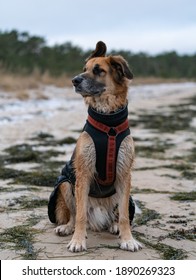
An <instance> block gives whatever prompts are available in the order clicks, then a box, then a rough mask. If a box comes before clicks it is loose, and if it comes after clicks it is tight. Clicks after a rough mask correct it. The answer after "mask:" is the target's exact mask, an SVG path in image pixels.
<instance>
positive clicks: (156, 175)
mask: <svg viewBox="0 0 196 280" xmlns="http://www.w3.org/2000/svg"><path fill="white" fill-rule="evenodd" d="M195 93H196V84H195V83H183V84H178V83H176V84H159V85H142V86H132V87H131V88H130V92H129V112H130V114H129V119H130V126H131V133H132V136H133V138H134V140H135V145H136V161H135V166H134V171H133V176H132V177H133V179H132V195H133V199H134V200H135V201H136V204H137V206H138V207H137V208H138V209H137V214H136V215H135V219H134V225H133V234H134V236H135V238H136V239H138V240H139V241H140V242H141V243H142V244H143V249H142V250H141V251H138V252H134V253H132V252H126V251H122V250H120V249H119V248H118V242H119V239H118V236H113V235H111V234H110V233H108V232H101V233H99V232H91V231H89V232H88V240H87V246H88V250H87V251H86V252H83V253H75V254H74V253H70V252H68V251H67V249H66V245H67V244H68V242H69V241H70V238H71V237H70V236H67V237H59V236H57V235H55V233H54V225H53V224H51V223H50V222H49V220H48V217H47V200H48V197H49V195H50V193H51V191H52V189H53V183H54V182H55V180H56V176H57V175H58V174H59V173H60V170H61V168H62V167H63V164H64V162H65V161H66V160H68V159H69V157H70V154H71V153H72V151H73V149H74V146H75V143H74V142H75V139H77V137H78V135H79V131H80V130H81V129H82V127H83V125H84V122H85V119H86V115H87V113H86V108H85V106H84V104H83V101H82V98H81V97H80V96H79V95H77V94H75V93H74V91H73V90H72V89H62V88H55V87H52V86H50V87H40V88H39V89H38V90H27V91H26V92H25V95H24V94H22V93H20V92H15V93H13V92H3V91H1V90H0V139H1V142H0V156H1V158H0V259H56V260H57V259H134V260H139V259H144V260H152V259H196V243H195V234H196V228H195V225H196V223H195V220H196V219H195V215H196V202H195V199H196V198H195V194H196V193H195V191H196V188H195V186H196V182H195V171H196V170H195V169H196V165H195V157H196V156H195V144H196V140H195V128H196V115H195V110H196V99H195ZM70 137H71V138H70ZM44 176H45V177H44Z"/></svg>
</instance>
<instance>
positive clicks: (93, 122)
mask: <svg viewBox="0 0 196 280" xmlns="http://www.w3.org/2000/svg"><path fill="white" fill-rule="evenodd" d="M83 131H86V132H87V133H88V134H89V135H90V137H91V138H92V140H93V142H94V145H95V151H96V171H97V172H96V174H94V180H93V181H92V182H91V185H90V191H89V196H91V197H96V198H105V197H110V196H112V195H113V194H115V193H116V190H115V188H114V182H115V180H116V161H117V156H118V151H119V148H120V144H121V142H122V141H123V139H124V138H125V137H126V136H128V135H129V134H130V129H129V124H128V109H127V106H125V107H123V108H122V109H120V110H118V111H117V112H114V113H110V114H101V113H99V112H97V111H95V110H94V109H92V108H91V107H89V108H88V119H87V121H86V124H85V126H84V128H83ZM74 158H75V151H74V153H73V155H72V157H71V160H70V161H69V162H67V163H66V165H65V167H64V168H63V169H62V172H61V175H60V176H59V177H58V179H57V182H56V184H55V187H54V191H53V192H52V193H51V196H50V199H49V204H48V215H49V218H50V221H51V222H53V223H55V221H56V218H55V208H56V199H57V195H58V188H59V186H60V185H61V184H62V183H63V182H69V183H70V184H71V185H72V191H73V195H74V191H75V182H76V177H75V170H74V166H73V161H74ZM132 205H133V203H132ZM132 211H133V210H132ZM132 218H133V217H132Z"/></svg>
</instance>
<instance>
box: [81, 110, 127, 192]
mask: <svg viewBox="0 0 196 280" xmlns="http://www.w3.org/2000/svg"><path fill="white" fill-rule="evenodd" d="M88 112H89V117H88V120H87V122H86V125H85V127H84V131H86V132H87V133H88V134H89V135H90V137H91V138H92V140H93V143H94V146H95V152H96V172H97V173H96V174H95V176H94V178H95V180H94V182H92V184H91V188H90V194H89V195H90V196H93V197H108V196H111V195H113V194H114V193H115V189H114V182H115V179H116V163H117V156H118V151H119V148H120V145H121V143H122V141H123V140H124V138H125V137H126V136H128V135H129V134H130V130H129V127H128V121H127V107H125V108H123V109H122V110H120V111H119V112H118V113H115V114H110V115H109V116H108V115H107V116H106V115H101V114H100V113H97V112H96V111H93V110H92V109H89V110H88Z"/></svg>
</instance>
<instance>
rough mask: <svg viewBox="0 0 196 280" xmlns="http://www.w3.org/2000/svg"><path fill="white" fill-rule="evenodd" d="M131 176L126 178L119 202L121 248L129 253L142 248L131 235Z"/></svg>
mask: <svg viewBox="0 0 196 280" xmlns="http://www.w3.org/2000/svg"><path fill="white" fill-rule="evenodd" d="M130 177H131V176H130V175H127V177H126V178H124V180H123V183H122V182H121V184H123V189H122V193H121V195H120V200H119V230H120V239H121V241H120V248H121V249H122V250H128V251H138V250H139V249H140V248H141V247H142V246H141V244H140V243H139V242H137V241H136V240H135V239H134V238H133V236H132V233H131V227H130V222H129V211H128V209H129V196H130V188H131V178H130Z"/></svg>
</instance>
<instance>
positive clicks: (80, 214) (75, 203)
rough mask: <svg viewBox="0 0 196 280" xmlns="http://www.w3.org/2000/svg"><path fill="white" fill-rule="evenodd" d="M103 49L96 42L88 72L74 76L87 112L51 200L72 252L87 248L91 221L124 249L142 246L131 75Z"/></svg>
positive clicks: (59, 231)
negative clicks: (132, 215)
mask: <svg viewBox="0 0 196 280" xmlns="http://www.w3.org/2000/svg"><path fill="white" fill-rule="evenodd" d="M105 53H106V45H105V44H104V43H103V42H101V41H100V42H98V43H97V45H96V49H95V51H94V52H93V53H92V54H91V56H90V57H89V58H88V59H87V60H86V65H85V68H84V72H83V73H82V74H79V75H78V76H76V77H75V78H74V79H73V80H72V82H73V85H74V87H75V90H76V92H77V93H80V94H81V95H82V96H83V98H84V100H85V103H86V104H87V105H88V106H89V109H88V112H89V116H88V120H87V124H86V126H85V127H84V130H83V132H82V133H81V135H80V137H79V139H78V141H77V144H76V148H75V151H74V154H73V156H72V159H71V161H70V162H69V163H68V164H67V165H66V166H65V168H64V170H63V172H62V176H61V178H60V180H59V181H58V182H57V184H56V187H55V190H54V192H53V194H52V195H51V198H50V202H49V217H50V220H51V221H52V222H55V223H57V224H58V226H57V228H56V229H55V230H56V233H57V234H59V235H69V234H72V233H73V232H74V234H73V237H72V240H71V241H70V243H69V244H68V249H69V250H70V251H72V252H79V251H83V250H86V236H87V233H86V228H87V224H88V226H89V227H90V228H91V229H92V230H97V231H100V230H102V229H109V230H110V232H111V233H114V234H116V233H118V232H119V233H120V248H121V249H123V250H129V251H137V250H138V249H140V248H141V245H140V243H139V242H137V241H136V240H134V239H133V237H132V234H131V227H130V221H129V210H128V209H129V198H130V189H131V167H132V164H133V160H134V144H133V140H132V138H131V136H130V133H129V128H128V120H127V114H128V111H127V91H128V83H129V81H128V80H131V79H132V78H133V75H132V73H131V71H130V70H129V68H128V65H127V62H126V61H125V60H124V59H123V58H122V57H121V56H108V57H105ZM96 118H98V119H96ZM95 127H96V129H95ZM97 130H98V132H97ZM94 135H95V136H94ZM96 135H98V136H96ZM100 135H101V136H100ZM100 143H101V144H100ZM100 147H101V148H100ZM97 149H98V150H99V151H97ZM103 150H105V154H106V156H105V157H106V159H104V156H103V155H102V151H103ZM73 174H74V175H73ZM117 209H118V213H117V211H116V210H117ZM51 213H52V214H51ZM87 222H88V223H87ZM74 229H75V230H74Z"/></svg>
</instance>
